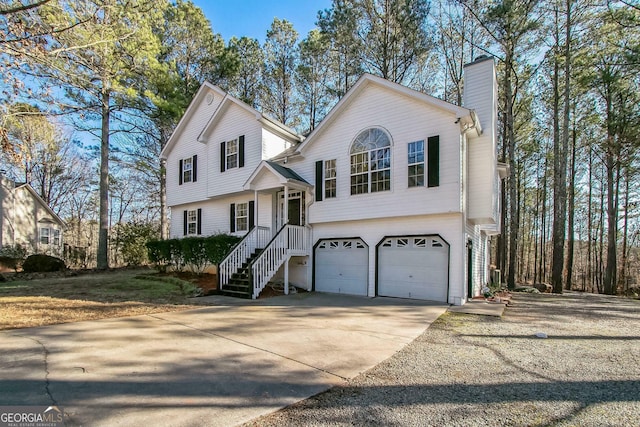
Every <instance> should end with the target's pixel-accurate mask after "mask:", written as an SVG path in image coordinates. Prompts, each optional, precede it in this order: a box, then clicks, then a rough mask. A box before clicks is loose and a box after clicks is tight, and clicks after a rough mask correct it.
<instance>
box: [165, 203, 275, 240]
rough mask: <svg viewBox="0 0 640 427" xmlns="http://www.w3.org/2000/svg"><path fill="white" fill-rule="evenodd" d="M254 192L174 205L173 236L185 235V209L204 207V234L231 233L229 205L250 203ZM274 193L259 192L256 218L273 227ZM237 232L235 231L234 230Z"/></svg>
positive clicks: (257, 223) (264, 224)
mask: <svg viewBox="0 0 640 427" xmlns="http://www.w3.org/2000/svg"><path fill="white" fill-rule="evenodd" d="M253 197H254V194H253V193H246V194H241V195H238V196H232V197H223V198H219V199H216V200H207V201H204V202H198V203H193V204H188V205H180V206H174V207H172V208H171V222H170V225H171V230H170V235H171V238H176V237H183V236H184V230H183V222H182V221H183V220H182V216H183V212H184V211H185V210H195V209H200V208H201V209H202V218H203V220H202V224H200V226H201V228H202V230H201V231H202V233H201V234H202V235H203V236H211V235H214V234H218V233H231V229H230V221H229V206H230V205H231V204H233V203H236V204H238V203H248V201H249V200H253ZM273 199H274V197H273V195H271V194H259V195H258V206H259V209H258V218H256V225H260V226H264V227H269V228H273V227H274V224H273V221H274V217H275V211H274V210H273ZM234 233H235V232H234ZM244 233H245V232H239V233H238V235H243V234H244Z"/></svg>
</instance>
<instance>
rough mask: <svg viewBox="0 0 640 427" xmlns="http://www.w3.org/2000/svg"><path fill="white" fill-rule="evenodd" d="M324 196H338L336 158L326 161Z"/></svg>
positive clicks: (329, 197) (327, 197) (328, 197)
mask: <svg viewBox="0 0 640 427" xmlns="http://www.w3.org/2000/svg"><path fill="white" fill-rule="evenodd" d="M324 197H325V199H331V198H333V197H336V160H335V159H333V160H325V161H324Z"/></svg>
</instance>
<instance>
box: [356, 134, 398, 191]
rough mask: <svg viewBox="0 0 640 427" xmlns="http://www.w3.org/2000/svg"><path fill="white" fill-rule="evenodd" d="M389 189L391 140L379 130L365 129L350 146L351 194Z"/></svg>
mask: <svg viewBox="0 0 640 427" xmlns="http://www.w3.org/2000/svg"><path fill="white" fill-rule="evenodd" d="M390 189H391V139H390V138H389V135H388V134H387V133H386V132H385V131H384V130H382V129H380V128H369V129H366V130H364V131H362V132H360V134H358V136H357V137H356V139H355V140H354V141H353V143H352V144H351V194H363V193H374V192H377V191H387V190H390Z"/></svg>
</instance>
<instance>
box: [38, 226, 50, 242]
mask: <svg viewBox="0 0 640 427" xmlns="http://www.w3.org/2000/svg"><path fill="white" fill-rule="evenodd" d="M50 237H51V229H50V228H49V227H42V228H40V243H41V244H43V245H48V244H49V239H50Z"/></svg>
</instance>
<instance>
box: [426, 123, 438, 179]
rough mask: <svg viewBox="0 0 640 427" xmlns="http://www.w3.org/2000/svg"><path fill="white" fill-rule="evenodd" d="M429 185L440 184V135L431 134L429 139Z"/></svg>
mask: <svg viewBox="0 0 640 427" xmlns="http://www.w3.org/2000/svg"><path fill="white" fill-rule="evenodd" d="M427 144H428V147H427V150H428V153H427V156H428V159H427V186H428V187H438V186H439V185H440V136H439V135H436V136H430V137H429V139H428V142H427Z"/></svg>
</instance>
